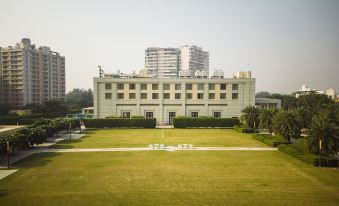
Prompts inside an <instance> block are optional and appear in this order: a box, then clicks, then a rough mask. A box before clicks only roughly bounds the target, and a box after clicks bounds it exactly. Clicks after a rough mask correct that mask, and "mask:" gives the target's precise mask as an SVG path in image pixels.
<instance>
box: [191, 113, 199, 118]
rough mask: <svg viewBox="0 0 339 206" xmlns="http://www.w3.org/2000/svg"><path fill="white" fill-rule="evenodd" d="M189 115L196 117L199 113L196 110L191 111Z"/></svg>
mask: <svg viewBox="0 0 339 206" xmlns="http://www.w3.org/2000/svg"><path fill="white" fill-rule="evenodd" d="M191 117H194V118H197V117H199V113H198V112H191Z"/></svg>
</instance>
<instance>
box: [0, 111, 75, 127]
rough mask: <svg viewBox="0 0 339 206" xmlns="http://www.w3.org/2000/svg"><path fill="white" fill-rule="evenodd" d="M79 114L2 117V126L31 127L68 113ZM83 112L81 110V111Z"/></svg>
mask: <svg viewBox="0 0 339 206" xmlns="http://www.w3.org/2000/svg"><path fill="white" fill-rule="evenodd" d="M74 112H79V111H78V110H70V111H65V112H51V113H44V114H31V115H26V116H2V117H0V125H16V124H17V123H19V125H31V124H34V122H35V121H38V120H40V119H41V118H59V117H64V116H66V115H67V114H68V113H74ZM80 112H81V110H80Z"/></svg>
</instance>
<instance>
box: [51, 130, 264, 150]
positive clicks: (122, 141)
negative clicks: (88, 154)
mask: <svg viewBox="0 0 339 206" xmlns="http://www.w3.org/2000/svg"><path fill="white" fill-rule="evenodd" d="M152 143H159V144H165V145H172V146H176V145H178V144H193V146H196V147H204V146H210V147H217V146H219V147H241V146H245V147H259V146H266V145H265V144H263V143H261V142H259V141H256V140H254V139H252V138H251V135H249V134H243V133H239V132H236V131H234V130H232V129H111V130H89V131H87V135H86V136H85V137H83V138H81V139H79V140H70V141H63V142H60V143H58V144H56V145H53V146H52V148H65V149H67V148H107V147H147V146H148V144H152Z"/></svg>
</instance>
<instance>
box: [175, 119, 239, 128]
mask: <svg viewBox="0 0 339 206" xmlns="http://www.w3.org/2000/svg"><path fill="white" fill-rule="evenodd" d="M237 124H239V119H238V118H213V117H199V118H193V117H175V118H173V126H174V128H196V127H234V125H237Z"/></svg>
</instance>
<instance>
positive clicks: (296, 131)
mask: <svg viewBox="0 0 339 206" xmlns="http://www.w3.org/2000/svg"><path fill="white" fill-rule="evenodd" d="M301 122H302V121H301V118H300V115H299V114H298V113H297V112H295V111H280V112H279V113H277V115H275V117H274V118H273V129H274V131H275V132H277V133H279V134H281V135H282V136H283V137H284V141H285V142H287V143H289V142H290V141H291V138H298V137H299V136H300V134H301V128H302V125H301Z"/></svg>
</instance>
